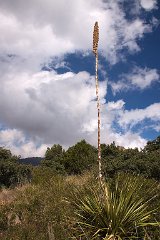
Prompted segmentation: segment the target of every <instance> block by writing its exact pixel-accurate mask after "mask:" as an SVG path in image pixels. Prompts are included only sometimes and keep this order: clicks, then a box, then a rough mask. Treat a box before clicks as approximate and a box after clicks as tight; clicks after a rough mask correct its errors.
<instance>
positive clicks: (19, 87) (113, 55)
mask: <svg viewBox="0 0 160 240" xmlns="http://www.w3.org/2000/svg"><path fill="white" fill-rule="evenodd" d="M0 9H1V10H0V21H1V24H0V32H1V35H0V74H1V79H0V84H1V88H0V112H1V114H0V122H1V123H2V124H4V125H5V126H6V127H8V128H9V129H2V130H0V143H1V145H5V146H7V147H9V148H11V149H12V150H13V151H14V153H15V154H21V155H23V156H34V155H43V154H44V151H45V149H46V146H49V145H50V144H53V143H60V144H62V145H63V146H64V147H66V148H67V147H68V146H70V145H72V144H73V143H75V142H76V141H78V140H80V139H82V138H86V140H88V141H89V142H90V143H92V144H96V139H97V128H96V121H97V120H96V119H97V110H96V101H95V81H94V76H92V75H90V74H89V73H87V72H78V73H74V72H72V70H71V69H70V68H69V67H68V63H67V62H65V61H64V59H65V58H64V56H66V55H67V54H68V53H75V52H76V51H80V52H82V53H83V54H84V55H85V54H88V53H90V51H91V50H92V30H93V25H94V22H95V21H98V22H99V26H100V41H99V49H100V53H101V54H102V55H103V56H104V57H105V58H106V59H107V61H109V62H110V64H115V63H116V62H118V61H119V60H120V59H121V58H122V57H123V50H124V49H125V50H127V51H128V52H129V53H134V52H136V51H140V47H139V45H138V41H139V39H141V38H143V37H144V34H146V33H148V32H151V31H152V25H153V23H146V22H145V20H144V19H142V18H141V16H140V15H137V16H136V17H135V18H134V19H132V20H129V19H127V18H126V15H125V12H124V8H123V7H122V5H121V4H120V1H112V0H109V1H103V0H88V1H85V0H77V1H75V0H68V1H67V4H66V1H64V0H61V1H52V0H46V1H43V0H28V1H19V0H14V2H13V1H10V0H1V1H0ZM150 9H151V7H150ZM53 59H54V60H53ZM50 61H52V63H53V65H54V69H55V71H53V70H52V69H49V70H52V71H50V72H49V71H48V72H47V71H42V70H41V69H42V68H43V66H44V65H47V64H48V63H50ZM59 67H63V68H65V69H66V73H64V74H58V73H57V70H56V69H58V68H59ZM101 72H102V73H103V75H104V78H106V75H105V73H104V71H103V69H102V68H101ZM149 81H152V80H146V82H149ZM135 84H136V83H135ZM106 90H107V88H106V82H101V83H100V94H101V102H102V130H103V131H102V141H103V142H108V143H109V142H112V141H113V140H115V138H116V141H117V143H119V144H120V143H123V144H126V145H127V144H128V146H131V143H130V141H131V139H134V142H135V143H136V141H137V144H138V146H143V145H144V141H145V140H144V139H142V138H141V137H139V136H138V135H136V134H133V133H131V132H130V133H128V135H125V136H123V135H121V134H118V133H116V131H114V130H113V129H112V128H111V121H112V120H113V119H114V118H115V113H114V112H116V111H117V112H118V111H122V109H123V108H124V102H123V100H120V101H118V102H115V103H113V102H112V103H109V104H108V106H107V104H106V103H105V95H106ZM107 107H108V109H110V113H111V112H112V114H109V115H107V113H105V111H103V110H105V109H107ZM126 136H128V143H125V141H123V137H126ZM126 142H127V141H126Z"/></svg>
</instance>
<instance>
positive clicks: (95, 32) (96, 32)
mask: <svg viewBox="0 0 160 240" xmlns="http://www.w3.org/2000/svg"><path fill="white" fill-rule="evenodd" d="M98 41H99V27H98V22H95V25H94V30H93V53H94V54H95V58H96V62H95V73H96V75H95V80H96V97H97V111H98V165H99V180H100V183H101V184H102V163H101V126H100V125H101V119H100V98H99V84H98Z"/></svg>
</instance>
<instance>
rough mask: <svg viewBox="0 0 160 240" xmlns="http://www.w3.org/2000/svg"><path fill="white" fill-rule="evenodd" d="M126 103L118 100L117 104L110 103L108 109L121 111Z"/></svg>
mask: <svg viewBox="0 0 160 240" xmlns="http://www.w3.org/2000/svg"><path fill="white" fill-rule="evenodd" d="M124 104H125V102H124V101H123V100H122V99H121V100H118V101H117V102H108V104H107V108H108V109H109V110H110V111H111V110H119V109H122V108H123V106H124Z"/></svg>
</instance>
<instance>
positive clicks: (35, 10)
mask: <svg viewBox="0 0 160 240" xmlns="http://www.w3.org/2000/svg"><path fill="white" fill-rule="evenodd" d="M0 7H1V12H0V20H1V26H0V32H1V37H0V42H1V45H0V53H1V54H2V53H3V54H15V55H18V56H20V57H22V58H23V59H24V60H25V65H26V64H28V65H29V66H30V67H32V68H33V66H34V65H35V67H36V64H40V63H43V62H44V61H47V60H48V58H49V57H51V56H55V55H58V56H60V55H63V54H66V53H69V52H74V51H75V50H82V51H87V50H88V49H89V50H91V49H92V31H93V25H94V22H95V21H98V22H99V26H100V42H99V45H100V49H101V51H102V53H103V54H104V56H105V57H106V58H107V60H108V61H110V62H111V63H115V62H116V61H118V59H119V54H120V50H122V49H123V48H128V50H129V51H130V52H134V51H139V50H140V48H139V46H138V43H137V40H139V39H140V38H142V37H143V36H144V34H145V33H146V32H149V31H151V30H152V29H151V24H146V23H145V22H144V21H143V20H142V19H140V18H139V17H137V18H136V19H135V20H133V21H132V22H131V21H129V20H127V19H126V17H125V13H124V11H123V8H122V7H121V6H120V4H119V3H118V1H117V2H115V1H106V2H104V1H102V0H96V1H95V0H88V1H85V0H77V1H76V2H75V1H74V0H68V2H67V8H66V2H65V1H64V0H61V1H52V0H47V1H45V2H44V1H42V0H39V1H37V0H32V1H31V0H28V1H25V2H24V1H22V2H21V1H18V0H15V1H14V3H12V2H10V1H9V0H5V1H4V0H2V1H1V2H0ZM84 19H85V21H84ZM8 29H10V31H8ZM122 43H124V44H122ZM27 60H28V61H27ZM26 61H27V63H26ZM29 62H30V64H29ZM33 63H34V64H33ZM21 64H22V63H21Z"/></svg>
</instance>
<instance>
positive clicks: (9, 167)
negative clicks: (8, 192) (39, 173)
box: [0, 147, 31, 187]
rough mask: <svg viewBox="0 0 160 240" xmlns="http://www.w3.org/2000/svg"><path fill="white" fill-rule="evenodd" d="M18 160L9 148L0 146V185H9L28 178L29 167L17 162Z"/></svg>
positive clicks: (29, 174)
mask: <svg viewBox="0 0 160 240" xmlns="http://www.w3.org/2000/svg"><path fill="white" fill-rule="evenodd" d="M18 160H19V157H17V156H14V155H12V153H11V151H10V150H8V149H5V148H2V147H1V148H0V186H6V187H10V186H15V185H17V184H19V183H23V182H25V181H28V180H30V178H31V168H30V167H28V166H24V165H21V164H19V162H18Z"/></svg>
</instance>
